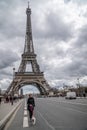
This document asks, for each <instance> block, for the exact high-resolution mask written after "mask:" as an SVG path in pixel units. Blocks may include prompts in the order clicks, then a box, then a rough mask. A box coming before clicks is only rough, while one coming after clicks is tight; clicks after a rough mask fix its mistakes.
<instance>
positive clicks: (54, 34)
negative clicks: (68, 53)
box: [33, 10, 73, 41]
mask: <svg viewBox="0 0 87 130" xmlns="http://www.w3.org/2000/svg"><path fill="white" fill-rule="evenodd" d="M37 23H38V21H36V25H33V26H34V30H35V32H34V35H35V36H36V38H45V39H55V40H61V41H67V40H69V39H70V38H72V37H73V29H72V26H71V25H70V24H69V23H65V22H64V20H63V19H62V17H61V16H59V13H53V12H52V10H51V11H50V13H49V14H46V16H45V23H44V24H42V27H43V28H44V29H42V27H40V26H39V24H37ZM37 32H38V33H37Z"/></svg>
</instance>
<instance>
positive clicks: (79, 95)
mask: <svg viewBox="0 0 87 130" xmlns="http://www.w3.org/2000/svg"><path fill="white" fill-rule="evenodd" d="M79 79H80V78H77V81H78V95H79V96H80V81H79Z"/></svg>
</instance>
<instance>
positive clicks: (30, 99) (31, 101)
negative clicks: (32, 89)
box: [27, 97, 35, 107]
mask: <svg viewBox="0 0 87 130" xmlns="http://www.w3.org/2000/svg"><path fill="white" fill-rule="evenodd" d="M27 104H28V106H29V105H30V104H32V105H33V107H35V101H34V98H33V97H30V98H28V100H27Z"/></svg>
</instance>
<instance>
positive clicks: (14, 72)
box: [13, 68, 15, 79]
mask: <svg viewBox="0 0 87 130" xmlns="http://www.w3.org/2000/svg"><path fill="white" fill-rule="evenodd" d="M14 77H15V68H13V79H14Z"/></svg>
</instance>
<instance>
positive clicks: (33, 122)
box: [32, 116, 36, 125]
mask: <svg viewBox="0 0 87 130" xmlns="http://www.w3.org/2000/svg"><path fill="white" fill-rule="evenodd" d="M32 124H33V125H35V124H36V118H35V117H34V116H33V117H32Z"/></svg>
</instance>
